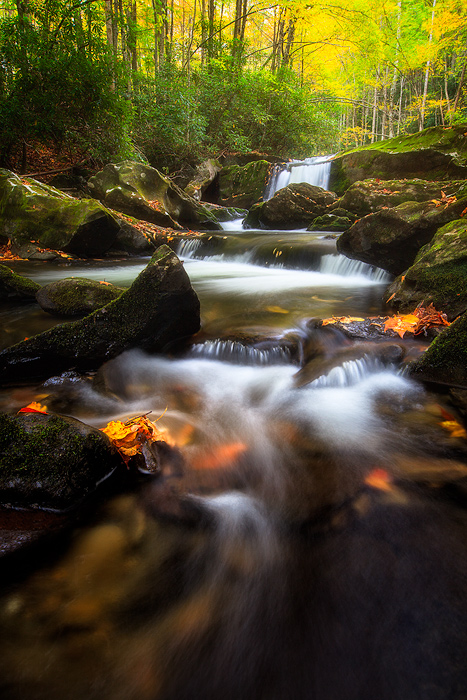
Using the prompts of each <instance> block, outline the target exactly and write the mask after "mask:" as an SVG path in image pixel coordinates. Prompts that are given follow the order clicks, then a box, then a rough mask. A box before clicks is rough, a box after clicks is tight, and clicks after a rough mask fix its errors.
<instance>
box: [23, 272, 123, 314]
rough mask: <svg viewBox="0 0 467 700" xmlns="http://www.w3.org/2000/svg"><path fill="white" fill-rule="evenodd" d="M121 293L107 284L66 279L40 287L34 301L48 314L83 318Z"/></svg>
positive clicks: (81, 278) (82, 278)
mask: <svg viewBox="0 0 467 700" xmlns="http://www.w3.org/2000/svg"><path fill="white" fill-rule="evenodd" d="M123 291H124V290H123V289H121V288H120V287H116V286H115V285H113V284H109V283H108V282H97V281H96V280H89V279H86V278H85V277H66V278H65V279H62V280H57V281H56V282H51V283H50V284H45V285H44V286H43V287H41V288H40V289H39V290H38V291H37V293H36V301H37V303H38V304H39V306H40V307H41V309H43V310H44V311H47V313H49V314H54V315H56V316H85V315H86V314H90V313H91V312H92V311H95V310H96V309H100V308H101V306H105V304H108V303H109V302H110V301H113V300H114V299H116V298H117V297H119V296H120V294H121V293H122V292H123Z"/></svg>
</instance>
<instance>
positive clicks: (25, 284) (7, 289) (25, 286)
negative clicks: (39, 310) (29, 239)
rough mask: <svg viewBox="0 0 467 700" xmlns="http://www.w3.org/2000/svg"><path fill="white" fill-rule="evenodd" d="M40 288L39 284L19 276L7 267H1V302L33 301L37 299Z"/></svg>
mask: <svg viewBox="0 0 467 700" xmlns="http://www.w3.org/2000/svg"><path fill="white" fill-rule="evenodd" d="M40 288H41V286H40V284H37V282H34V281H33V280H30V279H28V278H27V277H23V276H22V275H17V274H16V273H15V272H13V270H10V268H9V267H7V266H6V265H0V300H4V299H14V300H19V301H31V299H35V298H36V292H38V291H39V289H40Z"/></svg>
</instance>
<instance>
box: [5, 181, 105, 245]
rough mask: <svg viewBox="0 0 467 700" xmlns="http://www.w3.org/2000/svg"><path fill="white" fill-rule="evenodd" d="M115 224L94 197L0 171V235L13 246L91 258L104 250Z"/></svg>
mask: <svg viewBox="0 0 467 700" xmlns="http://www.w3.org/2000/svg"><path fill="white" fill-rule="evenodd" d="M118 231H119V225H118V223H117V222H116V221H115V218H114V217H113V216H112V214H111V212H109V211H108V210H107V209H106V208H105V207H103V206H102V204H100V203H99V202H96V201H95V200H94V199H80V200H78V199H73V197H70V196H68V195H67V194H65V193H64V192H60V191H59V190H56V189H55V188H54V187H50V186H48V185H44V184H43V183H41V182H37V181H36V180H32V179H31V178H28V179H27V180H26V179H24V178H20V177H18V176H17V175H15V174H14V173H12V172H10V171H9V170H0V235H1V236H5V237H7V238H9V239H10V240H11V242H12V244H14V246H16V247H20V246H23V245H27V244H29V243H30V242H31V241H33V242H34V243H38V244H39V245H40V246H41V247H42V248H52V249H54V250H63V251H65V252H66V253H72V254H76V255H80V256H86V257H94V256H100V255H103V254H104V253H106V252H107V251H108V250H109V248H110V247H111V245H112V243H113V242H114V241H115V238H116V236H117V233H118Z"/></svg>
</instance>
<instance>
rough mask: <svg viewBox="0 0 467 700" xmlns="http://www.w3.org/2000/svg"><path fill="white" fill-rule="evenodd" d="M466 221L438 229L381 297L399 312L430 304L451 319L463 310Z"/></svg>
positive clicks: (465, 297)
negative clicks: (411, 263) (410, 264)
mask: <svg viewBox="0 0 467 700" xmlns="http://www.w3.org/2000/svg"><path fill="white" fill-rule="evenodd" d="M466 280H467V221H466V220H465V219H457V220H455V221H452V222H450V223H449V224H446V225H445V226H443V227H442V228H440V229H438V231H437V233H436V235H435V236H434V238H433V239H432V241H431V242H430V243H427V244H426V245H425V246H424V247H423V248H422V249H421V250H420V252H419V253H418V255H417V257H416V258H415V262H414V264H413V265H412V266H411V267H409V269H408V270H406V272H405V273H404V274H403V275H400V276H399V277H398V278H397V279H396V280H394V282H393V283H392V284H391V286H390V287H389V288H388V290H387V291H386V293H385V295H384V299H385V301H388V302H390V304H391V307H392V308H394V309H396V310H398V311H402V312H408V311H411V310H413V309H414V308H415V307H416V306H418V305H420V304H421V305H423V306H428V305H429V304H433V305H434V306H435V308H436V309H437V310H438V311H444V312H445V313H446V314H447V316H448V318H449V319H450V320H451V319H453V318H456V316H459V314H462V313H464V312H465V311H466V310H467V285H466Z"/></svg>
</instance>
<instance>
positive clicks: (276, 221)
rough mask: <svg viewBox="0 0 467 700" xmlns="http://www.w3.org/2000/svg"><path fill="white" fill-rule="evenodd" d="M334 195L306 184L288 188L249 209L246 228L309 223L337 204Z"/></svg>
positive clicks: (286, 226)
mask: <svg viewBox="0 0 467 700" xmlns="http://www.w3.org/2000/svg"><path fill="white" fill-rule="evenodd" d="M336 199H337V197H336V195H335V194H334V193H333V192H328V191H327V190H323V188H322V187H316V186H315V185H309V184H308V183H306V182H301V183H298V184H293V185H287V187H283V188H282V189H280V190H279V191H278V192H276V194H275V195H274V197H272V198H271V199H269V200H268V201H267V202H263V203H262V204H258V205H257V206H255V207H253V208H252V209H251V210H250V213H249V214H248V216H247V218H246V219H245V221H244V223H243V225H244V227H245V228H258V227H259V228H277V229H288V228H299V227H302V226H307V225H308V224H310V223H311V222H312V221H313V220H314V219H316V217H317V216H322V215H323V214H327V213H329V209H328V207H329V205H331V204H333V203H334V202H335V201H336Z"/></svg>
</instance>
